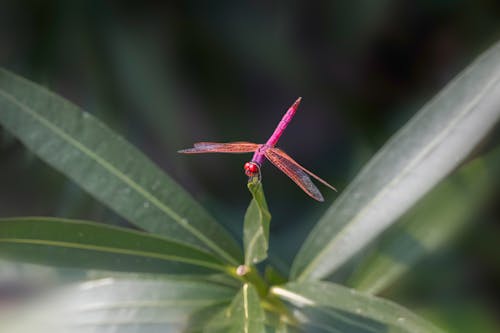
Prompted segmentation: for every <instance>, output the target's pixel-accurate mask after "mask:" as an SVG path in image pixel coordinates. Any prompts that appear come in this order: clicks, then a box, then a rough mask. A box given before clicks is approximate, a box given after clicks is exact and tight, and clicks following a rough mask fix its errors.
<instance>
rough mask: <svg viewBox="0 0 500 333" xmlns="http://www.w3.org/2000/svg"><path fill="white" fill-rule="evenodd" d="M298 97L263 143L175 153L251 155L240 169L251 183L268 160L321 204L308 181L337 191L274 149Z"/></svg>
mask: <svg viewBox="0 0 500 333" xmlns="http://www.w3.org/2000/svg"><path fill="white" fill-rule="evenodd" d="M301 100H302V97H299V98H298V99H297V100H296V101H295V102H294V103H293V104H292V106H290V107H289V108H288V110H287V111H286V113H285V115H284V116H283V118H282V119H281V121H280V122H279V124H278V126H276V129H275V130H274V132H273V134H272V135H271V136H270V137H269V139H268V140H267V142H266V143H264V144H258V143H253V142H246V141H236V142H197V143H195V144H194V145H193V148H188V149H183V150H179V151H178V152H179V153H182V154H202V153H232V154H241V153H254V154H253V157H252V159H251V160H250V161H249V162H246V163H245V164H244V166H243V169H244V170H245V174H246V175H247V176H248V177H250V178H251V179H252V178H254V177H258V178H259V180H260V179H261V168H262V164H263V163H264V161H265V159H267V160H269V161H270V162H271V163H272V164H273V165H274V166H276V167H277V168H278V169H279V170H281V171H282V172H283V173H284V174H285V175H287V176H288V177H289V178H290V179H291V180H293V181H294V182H295V184H297V185H298V186H299V187H300V188H301V189H302V190H303V191H304V192H305V193H307V194H308V195H309V196H310V197H311V198H313V199H315V200H317V201H321V202H322V201H324V198H323V195H322V194H321V192H320V191H319V190H318V188H317V187H316V185H314V183H313V182H312V181H311V178H310V177H313V178H314V179H316V180H317V181H319V182H321V183H322V184H324V185H326V186H327V187H329V188H331V189H332V190H334V191H337V190H336V189H335V187H333V186H332V185H330V184H328V183H327V182H326V181H325V180H323V179H321V178H320V177H318V176H316V175H315V174H314V173H312V172H311V171H309V170H307V169H306V168H304V167H303V166H302V165H300V164H299V163H297V162H296V161H295V160H294V159H292V158H291V157H290V156H289V155H288V154H287V153H285V152H284V151H283V150H281V149H280V148H277V147H276V144H277V143H278V140H279V139H280V137H281V136H282V135H283V132H284V131H285V129H286V127H287V126H288V124H289V123H290V121H291V120H292V118H293V116H294V115H295V112H296V111H297V108H298V107H299V104H300V101H301Z"/></svg>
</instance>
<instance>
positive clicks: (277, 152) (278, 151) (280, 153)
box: [268, 148, 337, 192]
mask: <svg viewBox="0 0 500 333" xmlns="http://www.w3.org/2000/svg"><path fill="white" fill-rule="evenodd" d="M268 151H270V152H269V153H270V154H274V155H278V156H280V157H281V158H284V159H286V160H288V161H290V162H291V163H293V164H295V165H296V166H298V167H299V168H300V169H302V171H304V172H305V173H307V174H309V176H311V177H313V178H314V179H316V180H317V181H319V182H321V183H322V184H323V185H325V186H327V187H329V188H331V189H332V190H334V191H335V192H336V191H337V189H336V188H335V187H333V186H332V185H330V184H328V182H327V181H326V180H324V179H321V178H320V177H318V176H316V175H315V174H314V173H312V172H311V171H309V170H307V169H306V168H304V167H303V166H302V165H300V164H299V163H297V162H296V161H295V160H294V159H293V158H291V157H290V155H288V154H287V153H285V152H284V151H283V150H281V149H279V148H269V149H268Z"/></svg>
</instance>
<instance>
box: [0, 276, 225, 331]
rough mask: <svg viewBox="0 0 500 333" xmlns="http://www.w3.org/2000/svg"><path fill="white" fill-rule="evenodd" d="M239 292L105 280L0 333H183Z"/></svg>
mask: <svg viewBox="0 0 500 333" xmlns="http://www.w3.org/2000/svg"><path fill="white" fill-rule="evenodd" d="M234 294H235V290H234V289H232V288H227V287H224V286H220V285H217V284H214V283H207V282H204V281H183V280H181V279H158V280H147V279H128V280H127V279H113V278H108V279H101V280H94V281H89V282H85V283H81V284H78V285H75V286H70V287H66V288H63V289H62V290H60V291H59V292H57V293H55V295H54V294H51V295H50V296H47V297H44V298H42V299H39V300H37V301H36V302H32V303H33V304H30V305H28V306H27V307H26V308H24V309H23V311H20V312H18V313H17V315H12V314H11V315H10V316H9V317H8V318H7V317H6V318H2V326H1V327H0V332H2V333H4V332H5V333H11V332H19V333H20V332H40V333H46V332H47V333H48V332H51V333H52V332H55V333H58V332H96V333H97V332H130V333H132V332H137V333H139V332H140V333H143V332H182V331H183V328H184V327H186V326H187V324H188V322H189V320H190V315H191V314H193V313H194V312H195V311H199V310H201V309H203V308H205V307H209V306H214V305H216V304H228V303H229V302H230V301H231V299H232V297H234Z"/></svg>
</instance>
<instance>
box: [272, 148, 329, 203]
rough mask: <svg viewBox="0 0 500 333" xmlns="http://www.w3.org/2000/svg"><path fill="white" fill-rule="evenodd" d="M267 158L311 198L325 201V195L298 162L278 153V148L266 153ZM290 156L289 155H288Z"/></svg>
mask: <svg viewBox="0 0 500 333" xmlns="http://www.w3.org/2000/svg"><path fill="white" fill-rule="evenodd" d="M264 155H265V156H266V158H267V159H268V160H269V161H270V162H271V163H272V164H274V165H275V166H276V167H277V168H278V169H280V170H281V171H283V172H284V173H285V174H286V175H287V176H288V177H290V179H291V180H293V181H294V182H295V184H297V185H298V186H299V187H300V188H301V189H302V190H303V191H304V192H306V193H307V194H308V195H309V196H310V197H312V198H313V199H315V200H318V201H324V199H323V195H321V192H320V191H319V190H318V188H317V187H316V185H314V184H313V182H312V181H311V178H309V176H308V175H307V173H305V172H304V171H303V170H302V168H301V167H300V166H299V164H298V163H297V162H295V161H294V160H292V159H291V158H290V159H288V158H285V157H283V156H281V155H280V154H277V153H276V148H269V149H267V150H266V151H265V152H264ZM287 156H288V155H287Z"/></svg>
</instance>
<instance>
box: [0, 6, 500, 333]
mask: <svg viewBox="0 0 500 333" xmlns="http://www.w3.org/2000/svg"><path fill="white" fill-rule="evenodd" d="M498 39H500V2H498V1H496V0H434V1H429V0H426V1H395V0H379V1H373V0H355V1H298V0H297V1H273V2H271V1H256V0H254V1H239V2H238V1H188V0H186V1H176V2H174V1H141V2H118V1H97V0H86V1H83V0H82V1H80V0H75V1H64V0H57V1H56V0H51V1H49V0H46V1H37V0H31V1H27V0H20V1H8V0H7V1H5V0H4V1H0V66H3V67H6V68H7V69H9V70H12V71H14V72H16V73H18V74H20V75H22V76H25V77H27V78H29V79H31V80H34V81H36V82H39V83H41V84H43V85H45V86H47V87H49V88H50V89H52V90H54V91H55V92H57V93H58V94H61V95H63V96H65V97H66V98H68V99H69V100H71V101H72V102H74V103H76V104H78V105H80V106H81V107H83V108H84V109H85V110H87V111H88V112H91V113H93V114H95V115H96V116H97V117H99V118H100V119H102V120H103V121H105V122H106V123H107V124H109V126H111V127H112V128H113V129H115V130H116V131H117V132H119V133H121V134H122V135H123V136H124V137H126V138H127V140H129V141H131V142H133V143H134V144H135V145H136V146H138V147H139V148H140V149H142V150H143V151H144V152H145V154H147V155H148V156H149V157H150V158H151V159H152V160H154V161H155V162H156V163H157V164H158V165H160V166H161V167H162V168H163V169H164V170H165V171H166V172H167V173H169V174H170V175H171V176H172V177H173V178H174V179H176V180H177V181H178V182H179V183H180V184H182V185H183V186H184V187H185V188H186V189H188V190H189V191H190V193H192V194H193V196H195V197H196V198H197V199H198V200H199V201H200V202H202V204H203V205H204V206H205V207H207V208H208V209H209V210H210V211H211V212H212V213H213V214H214V215H215V216H216V217H217V218H218V220H220V221H221V222H222V223H224V224H225V225H226V226H227V228H228V229H230V230H231V231H232V232H233V233H234V234H235V235H237V237H240V235H241V226H242V218H243V214H244V211H245V209H246V206H247V204H248V202H249V198H250V195H249V193H248V191H247V189H246V185H245V184H246V177H245V176H244V174H243V170H242V165H243V163H244V162H245V161H246V160H247V159H249V158H250V156H246V155H197V156H181V155H179V154H177V153H176V151H177V150H178V149H182V148H187V147H189V146H191V145H192V143H193V142H196V141H202V140H209V141H233V140H248V141H254V142H264V141H265V140H266V139H267V137H268V136H269V135H270V134H271V132H272V130H273V129H274V126H275V125H276V124H277V122H278V121H279V119H280V118H281V116H282V114H283V112H284V111H285V110H286V108H287V107H288V106H289V105H290V104H291V103H292V102H293V101H294V100H295V99H296V98H297V97H298V96H302V97H303V102H302V105H301V107H300V109H299V111H298V112H297V115H296V117H295V119H294V120H293V122H292V123H291V124H290V126H289V128H288V129H287V131H286V133H285V135H284V136H283V137H282V139H281V141H280V146H281V147H282V148H284V149H285V150H286V151H287V152H289V153H290V154H291V155H292V156H293V157H294V158H295V159H296V160H297V161H299V162H300V163H301V164H303V165H304V166H306V167H307V168H309V169H311V170H313V171H314V172H315V173H317V174H318V175H320V176H321V177H323V178H325V179H327V180H328V181H329V182H331V183H332V184H334V185H335V186H336V187H337V188H338V189H339V190H340V191H342V189H343V188H344V187H345V186H346V185H347V184H348V183H349V181H350V180H352V178H353V177H354V176H355V174H356V173H357V171H359V169H360V168H361V167H362V165H363V164H364V163H366V162H367V161H368V160H369V158H370V157H371V156H372V155H373V154H374V152H375V151H376V150H377V149H378V148H380V147H381V146H382V145H383V143H384V142H385V141H386V140H387V139H388V138H389V137H390V136H391V135H392V134H393V133H394V132H395V131H396V130H397V129H399V128H400V127H401V126H402V125H403V124H404V123H405V122H406V121H407V120H408V119H409V118H410V117H411V116H412V115H413V114H414V113H415V112H417V111H418V110H419V108H420V107H422V105H423V104H424V103H425V102H427V101H428V100H429V99H430V98H432V97H433V96H434V95H435V94H436V93H437V92H438V91H439V90H440V89H441V88H443V87H444V85H445V84H446V83H447V82H448V81H449V80H451V79H452V78H453V77H454V76H455V75H456V74H457V73H458V72H459V71H460V70H462V69H463V68H464V67H465V66H466V65H467V64H468V63H470V62H471V61H472V60H473V59H474V58H475V57H476V56H477V55H478V54H480V53H481V52H482V51H484V50H485V49H486V48H487V47H488V46H490V45H491V44H493V43H494V42H495V41H497V40H498ZM499 137H500V135H499V134H498V128H497V130H496V131H495V132H494V133H492V134H491V135H490V137H489V138H488V139H487V140H486V141H485V143H484V144H483V146H482V147H480V149H478V151H477V153H476V154H480V153H483V152H486V151H488V150H490V149H491V148H492V147H494V146H497V145H498V144H499V142H500V139H499ZM263 177H264V185H265V190H266V195H267V199H268V203H269V206H270V210H271V213H272V214H273V221H272V227H271V251H272V253H273V255H274V256H275V258H274V260H276V261H277V262H278V263H281V264H283V266H286V264H287V263H288V262H290V260H291V258H293V255H294V254H295V253H296V251H297V250H298V248H299V245H300V243H301V242H302V240H303V239H304V238H305V237H306V235H307V233H308V231H309V230H310V229H311V228H312V227H313V226H314V224H315V222H316V221H317V219H318V218H319V217H320V216H321V214H322V212H324V211H325V210H326V209H327V207H328V206H329V204H330V203H331V202H332V201H334V200H335V198H336V197H337V196H338V194H336V193H333V192H331V191H329V190H328V189H326V188H321V189H322V192H323V193H324V194H325V197H326V203H323V204H320V203H316V202H315V201H313V200H311V199H309V198H308V197H307V196H306V195H305V194H304V193H302V191H301V190H300V189H298V188H297V187H296V186H295V185H294V184H293V183H292V182H291V181H289V180H288V179H287V178H286V177H285V176H284V175H282V174H281V173H280V172H279V171H278V170H276V169H275V168H274V167H272V166H270V165H266V167H265V168H264V171H263ZM499 198H500V191H497V193H496V195H495V196H494V197H492V198H491V200H490V202H489V204H488V205H485V207H484V209H483V211H482V213H481V215H480V216H477V218H476V220H475V221H474V223H473V227H470V228H469V229H468V231H467V232H465V233H463V234H462V235H460V236H459V237H458V238H457V239H455V240H454V241H453V242H452V243H450V244H449V245H448V246H446V247H445V248H443V249H441V250H440V251H439V253H436V255H435V256H433V257H431V258H428V259H425V260H424V261H422V262H421V263H420V264H419V265H418V266H416V267H415V268H414V269H413V270H412V271H411V272H409V273H408V274H407V275H406V277H405V279H404V280H403V281H402V282H401V283H399V284H398V285H396V286H394V287H393V288H391V289H390V290H387V291H386V292H385V293H384V296H386V297H389V298H391V299H394V300H396V301H398V302H401V303H403V304H406V305H410V306H411V307H413V308H414V309H415V308H416V309H420V311H421V312H423V313H424V314H425V315H428V316H430V317H432V318H434V319H435V320H436V321H438V322H442V325H443V326H446V327H448V328H450V329H451V330H452V331H456V332H495V331H497V332H498V331H500V325H499V320H498V318H500V256H499V254H498V247H497V244H498V240H499V239H500V221H499V216H500V212H499V208H498V204H499V203H500V200H499ZM18 215H22V216H26V215H50V216H64V217H71V218H88V219H93V220H96V221H102V222H106V223H115V224H124V223H125V222H124V221H122V220H121V219H120V218H119V217H117V216H116V215H114V214H113V213H112V212H111V211H109V210H108V209H106V208H105V207H104V206H102V205H101V204H99V203H97V202H96V201H94V200H93V199H92V198H90V197H89V196H88V195H86V194H85V193H84V192H82V191H81V190H80V189H79V188H78V187H77V186H76V185H75V184H73V183H72V182H71V181H69V180H67V179H65V178H64V177H63V176H62V175H61V174H59V173H58V172H56V171H54V170H52V169H50V168H49V167H47V166H46V165H45V164H44V163H42V162H41V161H39V160H38V159H37V158H36V157H35V156H34V155H32V154H31V153H29V152H28V151H26V150H25V149H24V148H23V147H22V145H21V144H20V143H19V142H17V141H16V140H15V139H13V138H12V137H11V136H9V135H8V134H7V133H6V132H5V131H4V130H3V129H1V128H0V216H18ZM0 274H2V270H1V269H0ZM9 288H10V287H9ZM9 288H7V287H3V289H0V290H1V291H2V293H3V295H5V294H6V293H9V290H11V289H9ZM1 297H2V295H1V294H0V298H1Z"/></svg>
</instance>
